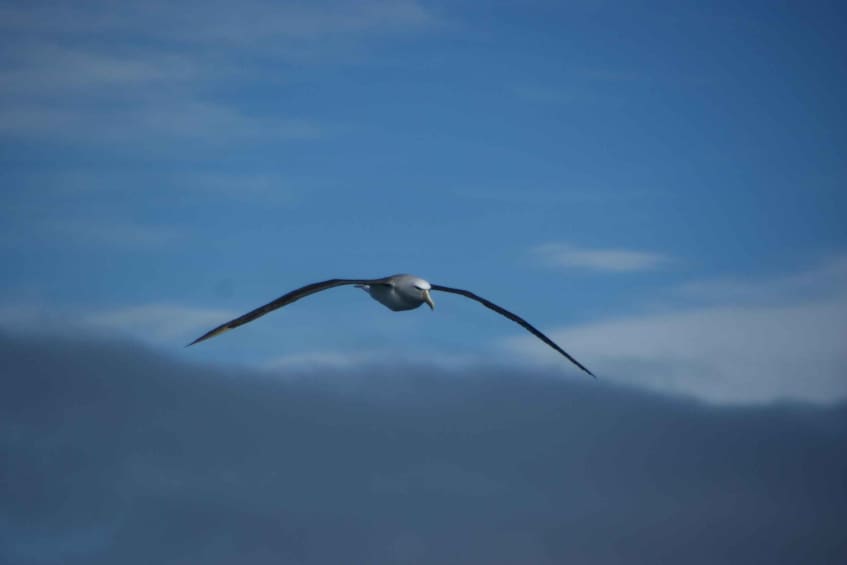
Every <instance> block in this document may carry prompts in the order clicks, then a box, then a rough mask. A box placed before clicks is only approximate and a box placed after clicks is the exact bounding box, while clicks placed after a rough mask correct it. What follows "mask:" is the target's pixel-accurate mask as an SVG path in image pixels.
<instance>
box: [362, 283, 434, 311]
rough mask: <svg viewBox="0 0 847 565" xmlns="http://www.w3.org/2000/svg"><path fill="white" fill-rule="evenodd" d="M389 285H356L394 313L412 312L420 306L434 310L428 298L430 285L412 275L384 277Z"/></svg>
mask: <svg viewBox="0 0 847 565" xmlns="http://www.w3.org/2000/svg"><path fill="white" fill-rule="evenodd" d="M386 278H387V279H388V281H389V284H360V285H356V286H358V287H359V288H361V289H363V290H364V291H365V292H367V293H368V294H370V295H371V298H373V299H374V300H376V301H377V302H379V303H380V304H382V305H383V306H385V307H386V308H389V309H391V310H393V311H395V312H400V311H402V310H414V309H415V308H417V307H418V306H420V305H421V304H424V303H426V304H429V307H430V309H434V308H435V304H434V303H433V302H432V298H430V296H429V290H430V288H431V285H430V284H429V283H428V282H427V281H425V280H423V279H422V278H420V277H416V276H414V275H392V276H390V277H386Z"/></svg>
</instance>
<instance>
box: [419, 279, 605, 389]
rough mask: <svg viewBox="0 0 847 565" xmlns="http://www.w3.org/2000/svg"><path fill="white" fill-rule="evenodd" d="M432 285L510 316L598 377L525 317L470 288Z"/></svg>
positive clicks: (507, 316)
mask: <svg viewBox="0 0 847 565" xmlns="http://www.w3.org/2000/svg"><path fill="white" fill-rule="evenodd" d="M431 286H432V290H440V291H441V292H450V293H452V294H459V295H461V296H465V297H467V298H470V299H471V300H476V301H477V302H479V303H480V304H482V305H483V306H485V307H486V308H490V309H491V310H494V311H495V312H497V313H498V314H500V315H501V316H505V317H506V318H509V319H510V320H512V321H513V322H516V323H518V324H520V325H521V326H523V327H524V328H526V330H528V331H529V333H531V334H532V335H534V336H535V337H537V338H538V339H540V340H541V341H543V342H544V343H546V344H547V345H549V346H550V347H552V348H553V349H555V350H556V351H558V352H559V353H561V354H562V355H564V356H565V357H567V358H568V360H570V362H571V363H573V364H574V365H576V366H577V367H579V368H580V369H582V370H583V371H585V372H586V373H588V374H589V375H591V376H592V377H594V378H595V379H596V378H597V377H596V376H595V375H594V373H592V372H591V371H589V370H588V368H587V367H586V366H585V365H583V364H582V363H580V362H579V361H577V360H576V359H574V358H573V357H571V356H570V355H569V354H568V352H567V351H565V350H564V349H562V348H561V347H559V346H558V345H557V344H556V342H554V341H553V340H552V339H550V338H549V337H547V336H546V335H544V334H543V333H541V332H540V331H538V329H536V328H535V326H533V325H532V324H530V323H529V322H527V321H526V320H524V319H523V318H521V317H520V316H518V315H517V314H514V313H513V312H509V311H508V310H506V309H505V308H503V307H502V306H497V305H496V304H494V303H493V302H491V301H490V300H486V299H485V298H483V297H481V296H479V295H477V294H474V293H473V292H471V291H469V290H462V289H461V288H450V287H449V286H441V285H440V284H434V285H431Z"/></svg>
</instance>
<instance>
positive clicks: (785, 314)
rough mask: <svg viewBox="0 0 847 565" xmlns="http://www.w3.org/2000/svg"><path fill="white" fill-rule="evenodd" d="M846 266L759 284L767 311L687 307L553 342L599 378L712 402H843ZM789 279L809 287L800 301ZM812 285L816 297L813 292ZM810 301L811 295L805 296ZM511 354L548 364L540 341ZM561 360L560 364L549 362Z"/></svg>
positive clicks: (734, 304) (846, 393) (751, 306)
mask: <svg viewBox="0 0 847 565" xmlns="http://www.w3.org/2000/svg"><path fill="white" fill-rule="evenodd" d="M844 265H845V259H844V258H843V257H842V258H836V259H834V260H832V261H831V262H829V263H828V264H827V265H826V266H824V267H823V268H819V269H813V270H810V271H809V272H807V273H802V274H799V275H796V276H792V277H780V278H777V279H775V280H772V281H760V282H759V283H758V285H757V287H758V288H759V289H760V292H764V293H767V294H769V295H770V296H772V297H773V300H771V301H770V302H769V303H767V304H761V303H748V304H745V303H743V302H739V300H738V296H739V294H738V293H731V294H730V296H732V297H733V298H732V300H731V301H730V302H729V303H728V304H727V303H723V304H722V303H720V302H718V303H713V304H711V305H708V306H702V305H701V306H689V307H687V308H683V309H678V310H672V311H668V312H655V313H649V314H646V315H639V316H631V317H626V318H621V319H616V320H609V321H605V322H598V323H593V324H588V325H584V326H576V327H568V328H562V329H560V330H558V331H553V332H551V333H550V336H551V337H552V338H553V339H554V340H555V341H557V342H558V343H560V344H562V346H563V347H564V348H565V349H566V350H567V351H568V352H570V353H572V354H573V355H574V356H576V357H577V358H578V359H580V360H581V361H583V362H584V363H586V364H587V365H588V366H589V367H591V368H592V369H593V370H594V371H595V372H596V373H597V374H598V375H599V376H600V378H601V379H609V380H611V381H617V382H622V383H627V384H631V385H635V386H640V387H644V388H648V389H651V390H655V391H658V392H663V393H681V394H687V395H692V396H695V397H697V398H700V399H703V400H706V401H709V402H716V403H764V402H771V401H776V400H780V399H791V400H800V401H810V402H820V403H830V402H837V401H842V400H845V399H847V345H845V344H847V270H845V269H844V268H843V266H844ZM788 280H794V281H796V280H802V281H804V282H803V285H804V287H805V288H806V289H807V293H806V295H805V296H803V297H801V298H797V297H796V296H792V294H791V293H790V291H788V292H784V293H782V300H781V301H780V303H777V301H776V297H777V296H779V295H780V289H784V290H785V289H790V288H792V285H791V284H788V283H786V281H788ZM812 287H815V288H817V289H818V291H817V292H815V293H812V292H811V291H810V289H811V288H812ZM812 294H814V296H812ZM509 347H511V348H513V349H514V350H515V351H517V352H519V353H520V354H521V355H523V356H526V357H528V358H530V359H534V360H536V361H538V362H541V363H544V364H547V363H552V362H553V361H554V359H553V358H551V356H550V354H549V352H548V351H547V349H546V348H545V347H544V345H543V344H538V343H537V340H532V339H526V338H523V337H521V338H514V339H512V340H510V341H509ZM556 361H558V360H556Z"/></svg>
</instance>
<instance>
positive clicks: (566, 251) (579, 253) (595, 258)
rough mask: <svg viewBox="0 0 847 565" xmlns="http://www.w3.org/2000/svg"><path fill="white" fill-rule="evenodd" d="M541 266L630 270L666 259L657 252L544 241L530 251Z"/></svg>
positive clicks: (617, 270) (649, 266)
mask: <svg viewBox="0 0 847 565" xmlns="http://www.w3.org/2000/svg"><path fill="white" fill-rule="evenodd" d="M532 253H533V255H535V256H536V257H537V258H539V259H540V260H541V261H542V262H543V263H544V264H545V265H547V266H549V267H554V268H564V269H587V270H592V271H613V272H630V271H643V270H648V269H654V268H656V267H658V266H660V265H661V264H663V263H665V262H666V261H667V260H668V259H667V257H665V256H664V255H661V254H659V253H653V252H649V251H634V250H630V249H590V248H585V247H577V246H575V245H570V244H567V243H547V244H544V245H539V246H537V247H535V248H534V249H533V250H532Z"/></svg>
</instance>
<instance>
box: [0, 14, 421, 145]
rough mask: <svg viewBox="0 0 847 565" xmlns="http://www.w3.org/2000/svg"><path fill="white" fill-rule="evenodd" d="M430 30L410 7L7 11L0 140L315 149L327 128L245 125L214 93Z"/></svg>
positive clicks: (299, 121)
mask: <svg viewBox="0 0 847 565" xmlns="http://www.w3.org/2000/svg"><path fill="white" fill-rule="evenodd" d="M434 21H435V19H434V17H433V16H432V15H431V14H430V12H429V11H428V10H426V9H425V8H424V7H423V6H422V5H421V4H419V3H417V2H415V1H413V0H397V1H380V0H372V1H368V2H359V3H355V4H349V3H343V2H317V3H305V4H302V3H293V4H268V3H266V2H247V3H242V4H239V5H238V6H235V5H234V4H226V3H212V4H209V3H207V2H180V3H177V4H174V3H169V2H152V3H145V5H144V6H143V7H142V6H141V5H138V6H133V5H131V4H126V3H123V4H118V5H110V6H106V5H103V6H99V9H96V10H95V9H91V7H90V6H85V5H84V4H83V5H76V4H62V5H55V4H54V3H41V2H33V3H21V4H19V5H17V6H6V7H3V8H0V31H3V32H4V34H5V36H4V37H5V46H4V57H2V58H0V108H2V111H0V136H5V137H25V138H47V139H50V140H60V141H73V142H75V143H76V142H79V141H88V142H92V141H93V142H97V143H105V144H111V143H127V142H138V141H144V142H149V141H150V140H156V141H159V140H170V141H176V142H180V141H185V140H190V141H192V142H198V141H203V142H204V143H209V142H211V143H213V144H218V145H221V144H231V143H243V142H244V141H249V140H253V139H259V138H261V139H294V140H303V139H314V138H316V137H319V136H320V135H321V134H323V133H324V132H325V131H326V126H324V125H318V124H317V123H316V122H315V121H314V120H313V119H309V117H308V116H299V115H291V114H287V113H285V112H279V111H270V110H265V111H264V112H260V113H258V114H254V113H253V112H252V111H247V110H246V109H245V108H244V107H242V106H238V105H236V104H234V103H233V101H232V100H231V99H226V98H225V97H223V96H221V95H219V94H216V92H219V91H220V90H221V89H216V88H215V86H216V85H223V84H226V85H227V86H229V85H231V84H232V83H233V82H236V81H237V82H238V83H239V84H241V85H248V84H250V83H253V82H259V81H261V82H263V83H265V84H267V83H268V81H271V82H274V83H275V82H276V81H279V80H283V79H281V78H280V77H284V76H285V73H284V72H283V71H282V69H281V68H280V67H279V64H280V63H286V62H290V61H292V60H296V61H297V62H298V64H302V63H303V62H304V61H307V60H320V59H321V58H322V57H329V58H331V55H329V54H330V53H336V54H338V55H339V56H340V57H342V58H343V57H349V56H350V53H351V52H353V51H355V48H354V46H356V45H359V44H362V45H364V44H365V43H367V41H368V40H369V39H370V38H373V37H382V36H386V35H388V36H390V35H392V34H395V33H406V32H409V31H411V30H417V29H423V28H426V27H429V26H431V25H432V24H433V22H434ZM93 35H96V37H98V41H96V42H94V41H91V40H90V39H91V37H92V36H93ZM270 68H273V72H269V70H270Z"/></svg>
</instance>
